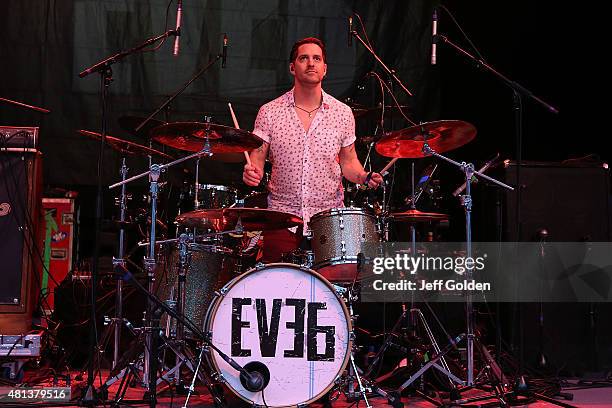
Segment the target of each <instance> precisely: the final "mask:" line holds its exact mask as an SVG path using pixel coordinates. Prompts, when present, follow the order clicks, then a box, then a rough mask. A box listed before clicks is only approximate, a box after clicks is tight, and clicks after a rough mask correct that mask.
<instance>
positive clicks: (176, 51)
mask: <svg viewBox="0 0 612 408" xmlns="http://www.w3.org/2000/svg"><path fill="white" fill-rule="evenodd" d="M182 17H183V0H178V7H177V8H176V30H175V31H176V34H175V36H174V51H173V52H172V55H174V56H175V57H176V56H177V55H178V54H179V49H180V47H179V41H180V39H181V19H182Z"/></svg>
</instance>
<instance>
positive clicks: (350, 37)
mask: <svg viewBox="0 0 612 408" xmlns="http://www.w3.org/2000/svg"><path fill="white" fill-rule="evenodd" d="M348 46H349V48H350V47H352V46H353V16H349V18H348Z"/></svg>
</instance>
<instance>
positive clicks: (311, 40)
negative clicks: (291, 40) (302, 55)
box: [289, 37, 327, 63]
mask: <svg viewBox="0 0 612 408" xmlns="http://www.w3.org/2000/svg"><path fill="white" fill-rule="evenodd" d="M304 44H316V45H318V46H319V47H321V51H322V52H323V62H325V63H327V54H326V53H325V44H324V43H323V41H321V40H319V39H318V38H315V37H306V38H302V39H301V40H298V41H296V43H295V44H293V47H291V53H290V54H289V62H294V61H295V59H296V58H297V52H298V48H300V46H301V45H304Z"/></svg>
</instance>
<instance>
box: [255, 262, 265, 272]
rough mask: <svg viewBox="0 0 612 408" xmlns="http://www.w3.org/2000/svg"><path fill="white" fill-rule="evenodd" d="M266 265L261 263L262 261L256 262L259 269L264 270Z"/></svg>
mask: <svg viewBox="0 0 612 408" xmlns="http://www.w3.org/2000/svg"><path fill="white" fill-rule="evenodd" d="M265 267H266V265H265V264H264V263H261V262H257V263H256V264H255V269H257V270H258V271H260V270H262V269H263V268H265Z"/></svg>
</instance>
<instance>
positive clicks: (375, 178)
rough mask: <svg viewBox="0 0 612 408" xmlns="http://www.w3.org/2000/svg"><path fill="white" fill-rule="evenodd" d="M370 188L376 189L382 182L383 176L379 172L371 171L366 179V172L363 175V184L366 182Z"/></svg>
mask: <svg viewBox="0 0 612 408" xmlns="http://www.w3.org/2000/svg"><path fill="white" fill-rule="evenodd" d="M366 182H367V185H368V187H369V188H371V189H377V188H378V186H380V185H381V184H382V182H383V178H382V176H381V175H380V173H372V175H371V176H370V177H369V179H368V173H366V175H365V176H364V181H363V184H366Z"/></svg>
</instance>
